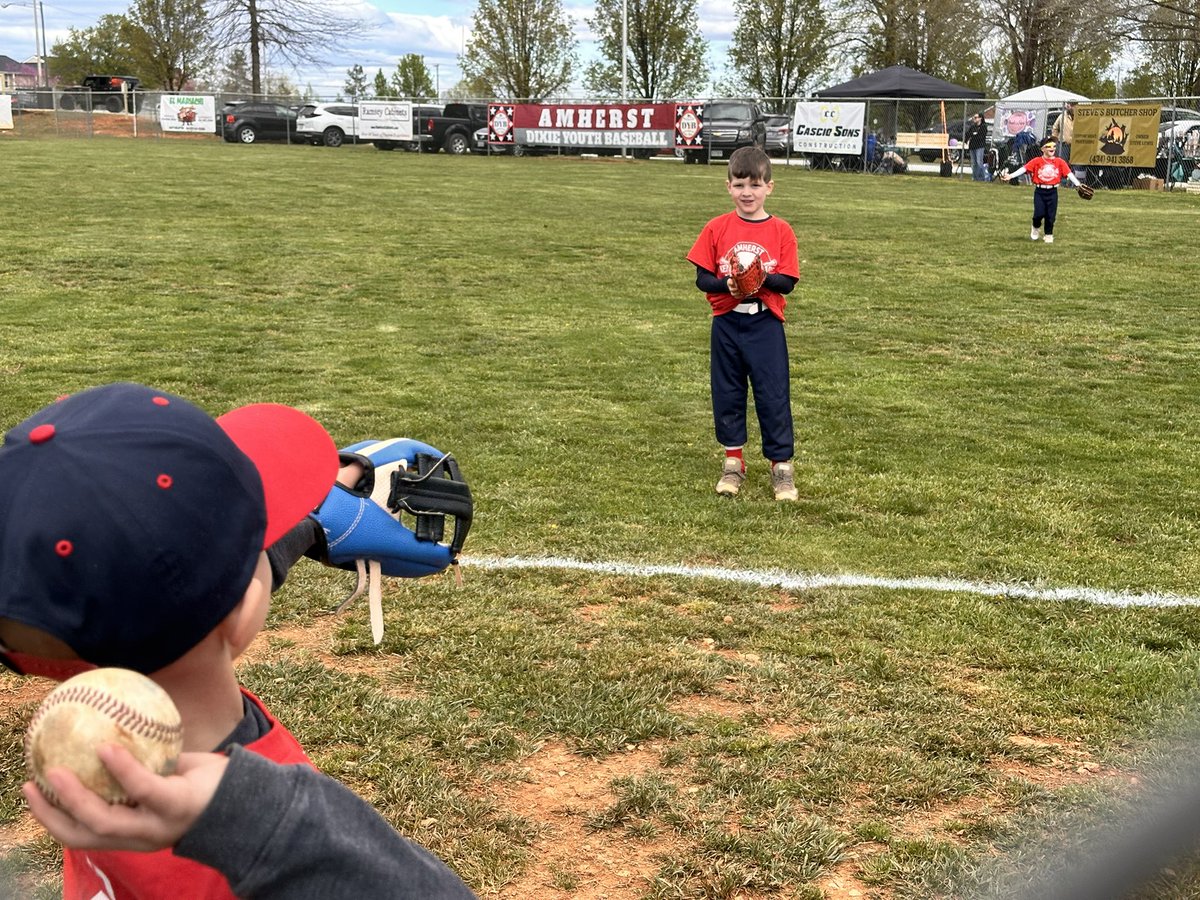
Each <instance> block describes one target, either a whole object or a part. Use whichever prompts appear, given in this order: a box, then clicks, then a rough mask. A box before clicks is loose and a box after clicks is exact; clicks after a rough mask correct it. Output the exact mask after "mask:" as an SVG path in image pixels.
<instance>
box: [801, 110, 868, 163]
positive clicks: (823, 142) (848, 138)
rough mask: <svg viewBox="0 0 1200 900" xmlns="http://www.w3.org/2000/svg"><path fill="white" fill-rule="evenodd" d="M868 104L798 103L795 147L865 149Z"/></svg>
mask: <svg viewBox="0 0 1200 900" xmlns="http://www.w3.org/2000/svg"><path fill="white" fill-rule="evenodd" d="M866 114H867V105H866V104H865V103H797V104H796V113H795V115H794V116H793V117H792V150H794V151H796V152H797V153H844V154H854V155H858V154H861V153H862V152H863V138H864V137H865V135H866V130H865V128H864V123H865V121H866Z"/></svg>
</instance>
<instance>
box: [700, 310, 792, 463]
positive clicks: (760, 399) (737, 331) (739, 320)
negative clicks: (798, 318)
mask: <svg viewBox="0 0 1200 900" xmlns="http://www.w3.org/2000/svg"><path fill="white" fill-rule="evenodd" d="M709 365H710V376H711V379H712V403H713V422H714V424H715V425H716V430H717V441H718V442H719V443H720V444H721V446H722V447H742V446H744V445H745V443H746V400H747V396H746V395H747V386H749V387H750V388H752V389H753V390H754V411H755V413H756V414H757V416H758V428H759V431H760V432H761V433H762V451H763V456H765V457H766V458H767V459H769V460H774V461H776V462H779V461H782V460H787V459H791V458H792V454H793V453H794V452H795V443H794V437H793V432H792V403H791V386H790V380H789V374H788V352H787V339H786V338H785V337H784V333H783V323H782V322H780V321H779V319H777V318H775V316H774V315H772V314H771V313H770V312H769V311H768V310H766V309H764V310H763V311H762V312H760V313H757V314H755V315H748V314H746V313H737V312H729V313H725V314H724V315H723V316H714V317H713V320H712V341H711V347H710V362H709Z"/></svg>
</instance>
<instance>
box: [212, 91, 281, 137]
mask: <svg viewBox="0 0 1200 900" xmlns="http://www.w3.org/2000/svg"><path fill="white" fill-rule="evenodd" d="M221 135H222V136H223V137H224V138H225V140H227V141H229V142H230V143H231V144H232V143H238V144H253V143H254V142H255V141H295V140H297V138H296V109H295V107H290V106H284V105H283V104H282V103H262V102H259V101H251V102H250V103H231V104H227V105H226V106H225V108H224V109H223V110H222V111H221Z"/></svg>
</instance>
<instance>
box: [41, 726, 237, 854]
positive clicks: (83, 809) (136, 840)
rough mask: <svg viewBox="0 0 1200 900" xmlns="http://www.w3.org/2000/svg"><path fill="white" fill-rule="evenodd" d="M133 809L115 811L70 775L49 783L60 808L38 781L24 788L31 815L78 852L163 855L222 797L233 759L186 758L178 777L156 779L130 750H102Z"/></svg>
mask: <svg viewBox="0 0 1200 900" xmlns="http://www.w3.org/2000/svg"><path fill="white" fill-rule="evenodd" d="M97 753H98V754H99V756H100V760H101V762H103V763H104V765H105V766H106V767H107V768H108V770H109V771H110V772H111V773H112V774H113V777H114V778H116V779H117V781H118V782H119V783H120V785H121V787H123V788H124V789H125V792H126V794H128V796H129V799H130V801H131V802H132V803H133V804H135V805H133V806H121V805H109V804H108V803H106V802H105V801H104V800H102V799H101V798H100V797H99V796H98V795H97V794H94V793H92V792H91V791H89V790H88V789H87V788H85V787H84V786H83V785H82V784H81V783H80V781H79V779H78V778H76V777H75V775H74V773H72V772H71V771H69V770H68V769H63V768H55V769H51V770H50V771H48V772H47V773H46V776H45V777H46V780H48V781H49V782H50V785H51V786H52V787H53V788H54V791H55V793H56V794H57V795H58V800H59V806H54V805H53V804H52V803H51V802H50V801H49V800H47V799H46V796H45V795H44V794H43V793H42V792H41V791H40V790H38V788H37V785H35V784H34V783H33V782H32V781H27V782H26V783H25V785H24V787H23V788H22V790H23V792H24V794H25V801H26V802H27V803H28V804H29V811H30V812H31V813H33V816H34V818H35V819H37V820H38V821H39V822H41V823H42V825H44V826H45V827H46V830H47V831H48V832H50V835H51V836H52V837H53V838H54V839H55V840H57V841H58V842H59V843H61V844H63V845H64V846H66V847H72V848H74V849H77V850H139V851H150V850H161V849H163V848H164V847H171V846H174V845H175V843H176V842H178V840H179V839H180V838H181V837H183V835H184V834H185V833H187V831H188V829H190V828H191V827H192V825H193V824H194V823H195V821H196V819H197V818H199V816H200V813H202V812H203V811H204V809H205V807H207V806H208V804H209V802H210V801H211V800H212V798H213V795H214V794H215V793H216V791H217V785H218V784H219V783H220V781H221V778H222V776H224V774H225V767H226V766H227V765H228V764H229V759H228V757H226V756H223V755H221V754H218V753H183V754H181V755H180V757H179V766H178V768H177V769H176V772H175V774H174V775H168V776H166V777H163V776H160V775H155V774H154V773H153V772H151V771H150V770H149V769H147V768H146V767H145V766H143V765H142V764H141V763H139V762H138V761H137V760H136V759H134V758H133V756H132V755H130V753H129V751H128V750H126V749H125V748H124V747H119V746H116V745H114V744H107V745H104V746H102V747H100V748H99V749H98V750H97Z"/></svg>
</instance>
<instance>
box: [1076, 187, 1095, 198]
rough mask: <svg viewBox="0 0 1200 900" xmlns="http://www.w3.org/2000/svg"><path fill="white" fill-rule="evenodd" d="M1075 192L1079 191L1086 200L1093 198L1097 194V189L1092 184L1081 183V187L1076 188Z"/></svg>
mask: <svg viewBox="0 0 1200 900" xmlns="http://www.w3.org/2000/svg"><path fill="white" fill-rule="evenodd" d="M1075 193H1077V194H1078V195H1079V196H1080V197H1082V198H1083V199H1084V200H1091V199H1092V197H1094V196H1096V191H1095V189H1094V188H1092V186H1091V185H1087V184H1081V185H1080V186H1079V187H1077V188H1075Z"/></svg>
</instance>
